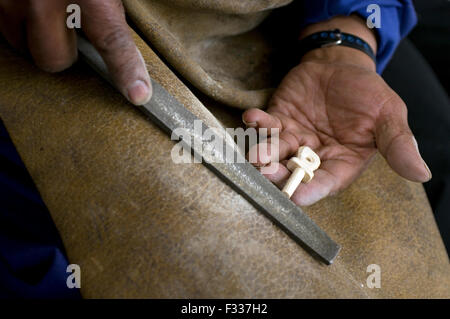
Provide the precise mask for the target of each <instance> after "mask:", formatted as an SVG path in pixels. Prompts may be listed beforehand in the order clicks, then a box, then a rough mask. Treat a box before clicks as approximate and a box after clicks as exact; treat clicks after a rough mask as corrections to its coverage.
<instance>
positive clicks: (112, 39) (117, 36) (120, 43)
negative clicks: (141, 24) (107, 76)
mask: <svg viewBox="0 0 450 319" xmlns="http://www.w3.org/2000/svg"><path fill="white" fill-rule="evenodd" d="M97 45H98V49H99V50H100V51H103V52H109V51H116V50H125V49H127V48H128V47H130V39H129V34H128V30H127V29H126V28H124V27H123V26H116V27H113V28H111V30H110V31H108V32H107V33H105V35H103V36H102V37H101V38H100V39H99V41H98V43H97Z"/></svg>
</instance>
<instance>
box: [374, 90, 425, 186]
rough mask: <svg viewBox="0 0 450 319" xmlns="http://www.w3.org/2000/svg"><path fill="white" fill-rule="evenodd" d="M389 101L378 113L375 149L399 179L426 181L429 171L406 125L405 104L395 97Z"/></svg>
mask: <svg viewBox="0 0 450 319" xmlns="http://www.w3.org/2000/svg"><path fill="white" fill-rule="evenodd" d="M390 101H391V102H389V105H388V104H386V105H384V107H383V109H382V110H381V112H380V114H379V117H378V119H377V123H376V127H375V130H376V132H375V135H376V143H377V146H378V150H379V151H380V153H381V154H382V155H383V156H384V158H385V159H386V160H387V162H388V164H389V166H390V167H391V168H392V169H393V170H394V171H395V172H397V173H398V174H399V175H400V176H402V177H404V178H406V179H408V180H410V181H413V182H420V183H424V182H427V181H429V180H430V179H431V171H430V169H429V168H428V166H427V164H426V163H425V161H424V160H423V159H422V156H421V155H420V153H419V148H418V146H417V141H416V139H415V138H414V135H413V134H412V132H411V129H410V128H409V126H408V121H407V109H406V105H405V104H404V103H403V101H402V100H401V99H400V98H399V97H396V98H394V99H391V100H390Z"/></svg>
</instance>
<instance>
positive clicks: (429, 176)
mask: <svg viewBox="0 0 450 319" xmlns="http://www.w3.org/2000/svg"><path fill="white" fill-rule="evenodd" d="M423 166H425V169H426V170H427V173H428V180H430V179H431V178H432V177H433V174H431V171H430V168H429V167H428V165H427V163H425V161H423Z"/></svg>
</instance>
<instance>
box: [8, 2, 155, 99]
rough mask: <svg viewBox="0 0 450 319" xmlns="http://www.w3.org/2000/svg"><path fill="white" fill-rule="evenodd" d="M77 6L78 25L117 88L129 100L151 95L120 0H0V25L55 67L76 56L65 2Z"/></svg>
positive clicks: (43, 64) (39, 61) (44, 65)
mask: <svg viewBox="0 0 450 319" xmlns="http://www.w3.org/2000/svg"><path fill="white" fill-rule="evenodd" d="M72 3H76V4H78V5H79V6H80V7H81V19H82V26H81V27H82V30H83V31H84V33H85V34H86V36H87V37H88V38H89V40H90V41H91V42H92V44H93V45H94V46H95V47H96V48H97V50H98V51H99V52H100V54H101V55H102V57H103V59H104V60H105V63H106V64H107V65H108V68H109V71H110V73H111V75H112V77H113V79H114V82H115V83H116V85H117V87H118V88H119V89H120V90H121V92H122V94H123V95H124V96H125V97H127V98H128V99H129V100H130V102H132V103H134V104H144V103H146V102H147V101H148V100H149V99H150V97H151V82H150V77H149V75H148V72H147V68H146V66H145V63H144V60H143V59H142V56H141V54H140V52H139V50H138V49H137V48H136V45H135V44H134V41H133V38H132V36H131V33H130V30H129V28H128V25H127V23H126V20H125V14H124V9H123V6H122V2H121V1H120V0H102V1H98V0H20V1H17V0H0V31H1V33H2V34H3V36H4V37H5V38H6V40H7V41H8V42H9V43H10V44H11V45H12V46H13V47H15V48H16V49H18V50H19V51H22V52H25V51H27V50H28V51H29V52H30V53H31V55H32V57H33V59H34V61H35V63H36V65H37V66H38V67H40V68H41V69H43V70H45V71H48V72H59V71H62V70H64V69H66V68H68V67H70V66H71V65H72V64H73V63H74V62H75V61H76V59H77V44H76V34H75V31H74V30H72V29H69V28H67V25H66V19H67V13H66V8H67V6H68V5H69V4H72Z"/></svg>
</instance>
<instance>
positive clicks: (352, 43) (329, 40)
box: [299, 29, 376, 63]
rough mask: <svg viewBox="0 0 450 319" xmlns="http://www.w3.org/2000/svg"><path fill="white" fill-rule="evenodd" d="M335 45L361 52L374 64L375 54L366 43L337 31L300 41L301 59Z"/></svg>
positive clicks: (351, 35)
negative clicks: (315, 50)
mask: <svg viewBox="0 0 450 319" xmlns="http://www.w3.org/2000/svg"><path fill="white" fill-rule="evenodd" d="M336 45H343V46H346V47H350V48H354V49H357V50H360V51H363V52H364V53H366V54H367V55H368V56H370V58H371V59H372V60H373V61H374V62H375V63H376V57H375V54H374V53H373V50H372V48H371V47H370V45H369V44H367V42H366V41H364V40H363V39H361V38H359V37H357V36H355V35H353V34H349V33H343V32H341V30H339V29H335V30H330V31H320V32H316V33H313V34H311V35H309V36H307V37H306V38H304V39H302V40H300V43H299V46H300V48H299V49H300V52H301V57H302V56H303V55H305V54H306V52H308V51H311V50H314V49H318V48H324V47H329V46H336Z"/></svg>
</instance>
